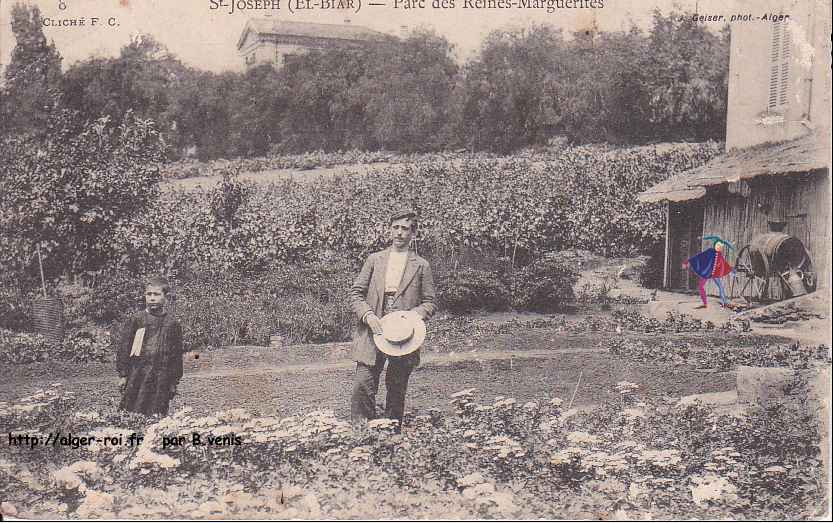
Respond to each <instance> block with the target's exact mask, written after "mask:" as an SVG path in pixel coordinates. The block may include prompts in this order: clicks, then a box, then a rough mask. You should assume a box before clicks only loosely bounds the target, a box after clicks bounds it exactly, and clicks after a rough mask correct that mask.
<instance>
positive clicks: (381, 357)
mask: <svg viewBox="0 0 833 523" xmlns="http://www.w3.org/2000/svg"><path fill="white" fill-rule="evenodd" d="M385 361H387V362H388V370H387V373H386V374H385V387H386V388H387V390H388V394H387V398H386V399H385V416H384V417H386V418H390V419H394V420H398V421H400V422H401V421H402V417H403V415H404V414H405V392H407V390H408V379H409V378H410V377H411V372H412V371H413V370H414V368H416V366H417V365H419V351H417V352H414V353H411V354H408V355H406V356H401V357H394V356H388V355H387V354H385V353H383V352H382V351H380V350H378V349H377V350H376V364H375V365H372V366H371V365H366V364H364V363H360V362H357V363H356V377H355V379H354V381H353V395H352V398H351V401H350V420H351V421H352V422H353V423H359V422H362V421H365V420H370V419H374V418H375V417H376V392H377V391H378V390H379V376H380V375H381V374H382V370H383V369H384V367H385Z"/></svg>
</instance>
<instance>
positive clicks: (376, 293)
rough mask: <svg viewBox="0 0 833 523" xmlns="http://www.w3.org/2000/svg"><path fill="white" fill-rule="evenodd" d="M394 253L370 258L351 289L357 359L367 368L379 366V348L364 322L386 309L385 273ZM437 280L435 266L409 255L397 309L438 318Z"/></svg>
mask: <svg viewBox="0 0 833 523" xmlns="http://www.w3.org/2000/svg"><path fill="white" fill-rule="evenodd" d="M389 253H390V249H385V250H383V251H379V252H375V253H373V254H371V255H370V256H368V257H367V260H365V262H364V265H363V266H362V270H361V272H360V273H359V275H358V276H357V277H356V281H354V282H353V286H352V287H351V288H350V305H351V307H352V308H353V312H354V313H355V315H356V327H355V329H354V330H353V353H352V356H353V359H354V360H356V361H358V362H361V363H364V364H366V365H374V364H375V363H376V351H378V350H379V349H377V348H376V344H375V343H373V332H372V331H371V330H370V327H368V326H367V324H366V323H364V322H363V321H361V319H362V316H364V315H365V313H367V312H368V311H373V312H374V313H375V314H376V316H378V317H379V318H381V317H382V315H383V308H384V306H385V272H386V270H387V267H388V254H389ZM434 299H435V294H434V279H433V277H432V276H431V266H430V265H429V264H428V262H427V261H425V260H424V259H423V258H421V257H420V256H418V255H417V254H416V253H414V252H413V251H409V252H408V261H407V263H406V264H405V271H404V272H403V274H402V281H401V282H400V283H399V291H398V292H397V294H396V296H395V297H394V301H393V306H394V307H395V308H397V309H401V310H414V311H417V312H419V313H420V314H421V315H422V317H423V318H424V319H426V320H427V319H428V318H430V317H431V315H432V314H434V310H435V309H436V306H435V305H434Z"/></svg>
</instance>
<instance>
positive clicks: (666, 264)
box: [662, 201, 671, 289]
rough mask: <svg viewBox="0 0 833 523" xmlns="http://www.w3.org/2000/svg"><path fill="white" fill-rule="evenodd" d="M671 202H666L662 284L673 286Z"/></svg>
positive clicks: (665, 286) (666, 286)
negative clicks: (671, 271) (671, 272)
mask: <svg viewBox="0 0 833 523" xmlns="http://www.w3.org/2000/svg"><path fill="white" fill-rule="evenodd" d="M670 270H671V202H670V201H669V202H665V256H664V259H663V263H662V286H663V288H665V289H667V288H668V287H670V286H671V274H670Z"/></svg>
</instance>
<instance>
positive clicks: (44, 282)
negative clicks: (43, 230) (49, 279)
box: [37, 244, 46, 299]
mask: <svg viewBox="0 0 833 523" xmlns="http://www.w3.org/2000/svg"><path fill="white" fill-rule="evenodd" d="M37 249H38V267H39V268H40V284H41V288H42V289H43V297H44V299H46V279H45V278H44V277H43V258H42V257H41V254H40V244H38V245H37Z"/></svg>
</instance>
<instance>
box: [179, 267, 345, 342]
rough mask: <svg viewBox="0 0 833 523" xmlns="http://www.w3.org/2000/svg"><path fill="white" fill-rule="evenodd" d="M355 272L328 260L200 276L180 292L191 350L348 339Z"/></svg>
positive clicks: (191, 280) (184, 326) (185, 328)
mask: <svg viewBox="0 0 833 523" xmlns="http://www.w3.org/2000/svg"><path fill="white" fill-rule="evenodd" d="M356 270H357V269H356V268H355V267H354V266H353V265H352V264H350V263H346V262H343V261H342V262H335V261H333V260H324V261H318V262H311V263H309V264H305V265H302V266H299V265H280V266H276V267H274V268H272V269H271V270H269V271H267V272H266V273H264V274H261V275H253V276H249V277H242V276H237V275H233V274H221V275H205V274H202V275H197V276H195V277H193V278H191V279H190V280H187V281H185V282H183V283H182V284H181V285H180V286H179V289H178V291H177V304H176V314H177V318H178V319H179V321H180V323H181V324H182V327H183V334H184V337H185V340H184V341H185V345H186V348H187V349H189V350H198V349H202V348H211V347H221V346H224V345H242V344H257V345H267V344H268V343H269V337H270V336H271V335H272V334H280V335H281V336H282V337H283V338H284V340H286V341H287V342H290V343H321V342H330V341H345V340H349V339H350V336H351V334H352V328H353V322H354V319H353V313H352V311H351V310H350V306H349V303H348V300H347V291H348V289H349V286H350V283H351V282H352V278H353V276H354V275H355V272H356Z"/></svg>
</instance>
